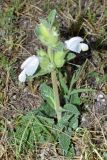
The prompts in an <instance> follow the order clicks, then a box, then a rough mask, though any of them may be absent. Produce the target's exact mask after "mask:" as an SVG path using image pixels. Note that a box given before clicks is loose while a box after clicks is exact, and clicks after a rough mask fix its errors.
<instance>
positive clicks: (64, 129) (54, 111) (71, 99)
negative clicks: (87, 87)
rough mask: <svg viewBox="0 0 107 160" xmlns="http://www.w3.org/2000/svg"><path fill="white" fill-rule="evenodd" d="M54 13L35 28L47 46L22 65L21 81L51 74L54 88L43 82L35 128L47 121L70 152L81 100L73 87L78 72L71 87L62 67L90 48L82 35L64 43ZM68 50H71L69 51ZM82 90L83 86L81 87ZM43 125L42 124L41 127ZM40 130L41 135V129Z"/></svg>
mask: <svg viewBox="0 0 107 160" xmlns="http://www.w3.org/2000/svg"><path fill="white" fill-rule="evenodd" d="M55 16H56V11H55V10H53V11H52V12H51V13H50V14H49V16H48V18H47V20H44V19H42V20H41V21H40V24H39V25H38V26H37V28H36V29H35V34H36V35H37V37H38V39H39V40H40V41H41V43H42V44H43V45H44V46H45V49H44V50H43V49H40V50H38V51H37V55H36V56H35V55H33V56H31V57H29V58H28V59H26V60H25V61H24V63H23V64H22V65H21V69H22V72H21V73H20V75H19V81H20V82H25V81H26V78H27V76H33V77H38V76H42V75H45V74H51V80H52V88H51V87H50V86H48V85H47V84H46V83H43V84H41V86H40V92H41V95H42V97H43V99H44V103H43V104H42V106H41V107H39V108H38V110H36V113H35V116H34V117H33V119H34V120H32V123H34V121H35V118H36V122H37V121H39V123H38V124H37V126H36V128H38V125H40V126H39V127H40V128H41V125H42V124H43V125H44V122H46V123H47V125H46V126H47V127H49V128H54V131H53V133H52V135H53V134H55V135H56V140H57V141H59V144H60V146H61V148H62V149H63V150H64V153H65V154H67V153H68V151H69V147H70V146H72V144H71V138H70V137H71V133H72V131H73V130H74V129H76V128H77V126H78V116H79V114H80V113H79V111H78V109H77V107H76V105H80V103H81V102H80V99H79V96H78V91H77V90H75V89H74V90H72V86H73V84H74V83H75V82H76V80H77V79H78V77H79V74H74V75H73V78H72V79H71V83H70V87H68V86H67V84H66V82H65V80H64V79H65V77H64V76H63V74H62V73H61V72H60V68H61V67H63V66H64V64H65V63H66V62H67V61H69V60H71V59H73V58H75V56H76V55H75V54H74V53H73V52H75V53H80V52H81V51H87V50H88V45H87V44H85V43H83V39H82V38H81V37H73V38H71V39H70V40H67V41H65V43H63V42H61V41H60V39H59V33H58V31H57V27H56V26H55V25H54V21H55ZM68 50H71V51H72V52H68ZM35 72H36V73H35ZM34 73H35V74H34ZM59 83H60V86H59ZM59 90H60V93H59ZM80 91H81V89H79V92H80ZM82 91H83V89H82ZM61 95H63V101H64V105H63V106H62V102H61V101H60V97H61ZM32 114H34V113H32ZM41 117H42V118H41ZM38 118H39V119H38ZM37 119H38V120H37ZM40 122H41V123H42V124H41V123H40ZM34 125H36V123H34ZM43 128H44V127H43V126H42V130H43ZM49 128H48V129H49ZM55 131H56V132H55ZM38 132H40V134H41V129H39V131H38ZM44 132H45V138H46V133H47V131H46V129H44V130H43V133H44ZM51 132H52V131H51ZM37 136H38V135H37Z"/></svg>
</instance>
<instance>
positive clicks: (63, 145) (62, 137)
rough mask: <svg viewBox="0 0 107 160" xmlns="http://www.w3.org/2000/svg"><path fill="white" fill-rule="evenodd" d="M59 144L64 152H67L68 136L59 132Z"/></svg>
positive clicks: (68, 145)
mask: <svg viewBox="0 0 107 160" xmlns="http://www.w3.org/2000/svg"><path fill="white" fill-rule="evenodd" d="M59 145H60V146H61V148H62V149H63V151H64V152H65V154H67V152H68V149H69V147H70V136H69V135H67V134H65V133H60V134H59Z"/></svg>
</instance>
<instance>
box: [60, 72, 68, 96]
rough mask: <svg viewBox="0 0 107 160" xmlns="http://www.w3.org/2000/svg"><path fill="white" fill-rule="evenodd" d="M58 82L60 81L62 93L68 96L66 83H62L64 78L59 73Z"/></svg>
mask: <svg viewBox="0 0 107 160" xmlns="http://www.w3.org/2000/svg"><path fill="white" fill-rule="evenodd" d="M59 81H60V84H61V87H62V89H63V91H64V94H68V91H69V90H68V87H67V85H66V83H65V81H64V77H63V75H62V74H61V72H59Z"/></svg>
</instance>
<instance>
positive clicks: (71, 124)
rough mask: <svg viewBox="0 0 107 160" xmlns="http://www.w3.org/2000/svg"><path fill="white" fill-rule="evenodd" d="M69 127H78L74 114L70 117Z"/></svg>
mask: <svg viewBox="0 0 107 160" xmlns="http://www.w3.org/2000/svg"><path fill="white" fill-rule="evenodd" d="M69 127H70V128H73V129H76V128H77V127H78V117H77V116H74V117H72V118H71V120H70V122H69Z"/></svg>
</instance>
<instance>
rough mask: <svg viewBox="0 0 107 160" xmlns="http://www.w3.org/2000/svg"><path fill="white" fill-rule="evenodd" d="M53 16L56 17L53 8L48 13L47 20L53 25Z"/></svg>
mask: <svg viewBox="0 0 107 160" xmlns="http://www.w3.org/2000/svg"><path fill="white" fill-rule="evenodd" d="M55 17H56V10H55V9H54V10H52V11H51V12H50V14H49V15H48V22H49V23H50V25H51V26H52V25H53V23H54V21H55Z"/></svg>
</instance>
